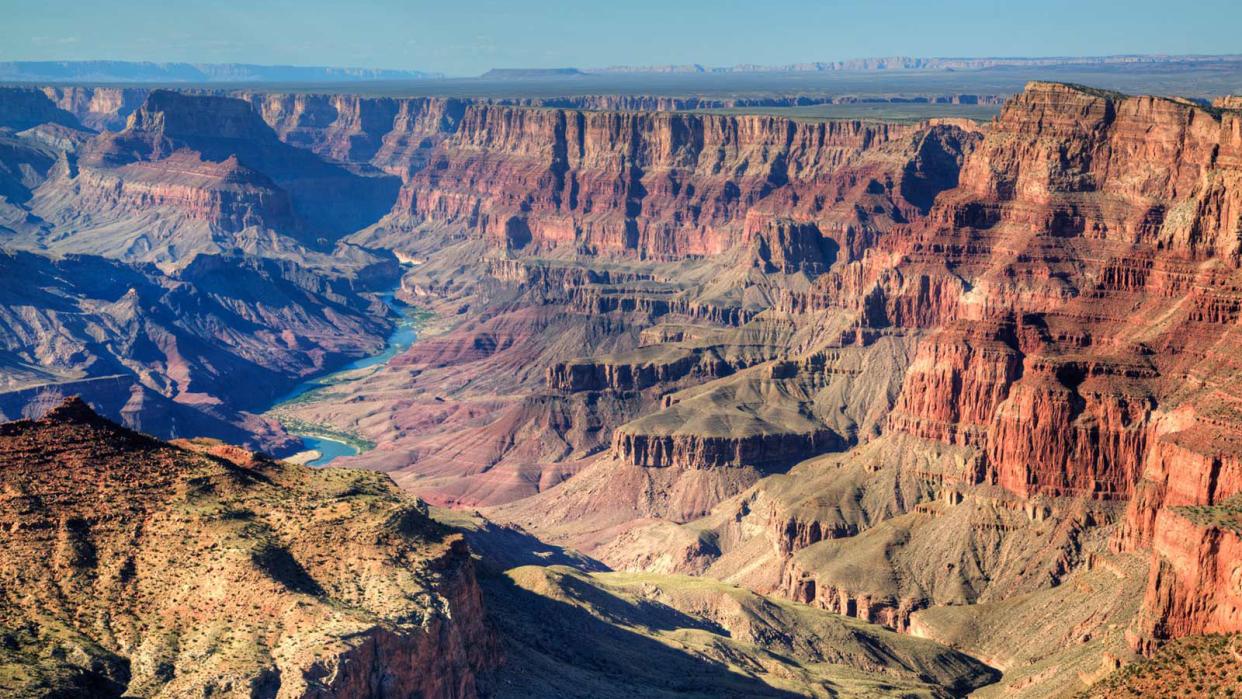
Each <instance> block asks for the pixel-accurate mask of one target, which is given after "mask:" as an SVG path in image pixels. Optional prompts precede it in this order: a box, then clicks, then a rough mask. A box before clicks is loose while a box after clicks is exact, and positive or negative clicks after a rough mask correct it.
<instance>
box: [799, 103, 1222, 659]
mask: <svg viewBox="0 0 1242 699" xmlns="http://www.w3.org/2000/svg"><path fill="white" fill-rule="evenodd" d="M960 181H961V183H960V186H959V187H958V188H956V189H955V190H953V191H950V192H946V193H944V194H942V195H941V196H940V198H938V199H937V200H936V203H935V206H934V207H932V209H931V210H930V212H929V214H928V217H927V220H926V221H925V222H923V223H919V224H916V225H914V226H910V227H908V228H903V229H901V230H900V234H898V235H889V236H882V237H881V238H880V239H879V240H878V241H877V242H878V245H877V248H876V249H875V250H873V251H872V252H871V253H869V254H868V255H866V256H864V257H863V259H862V260H860V261H859V262H858V263H857V264H854V265H851V266H850V267H847V268H845V269H842V270H839V271H835V272H834V273H832V274H829V275H825V276H824V277H822V278H821V279H820V280H819V281H818V282H817V289H816V290H815V291H813V292H811V293H810V295H809V296H808V297H806V298H805V299H795V300H794V304H795V307H798V308H829V307H836V308H847V309H857V308H859V305H860V304H859V303H858V301H857V299H858V297H859V296H864V297H866V298H868V301H867V304H866V305H864V307H863V309H862V311H863V316H862V319H861V321H860V323H861V324H862V325H863V326H864V327H890V328H892V327H913V328H920V329H932V330H933V332H932V334H931V335H930V336H929V338H928V339H927V340H926V341H924V342H923V343H922V344H921V345H920V347H919V350H918V354H917V356H916V357H915V360H914V362H913V363H912V364H911V368H910V370H909V372H908V373H907V375H906V377H905V381H904V384H903V387H902V392H901V395H900V397H899V398H898V400H897V403H896V407H895V409H894V411H893V413H892V415H891V416H890V417H889V427H890V429H893V430H899V431H903V432H907V433H910V434H914V435H917V436H920V437H923V438H929V439H935V440H940V441H944V442H947V443H949V444H954V445H962V446H974V447H977V448H978V449H979V450H980V451H982V452H983V456H984V457H985V458H984V462H983V466H982V469H981V470H980V472H979V473H980V476H981V478H982V479H983V480H985V481H986V482H990V483H994V484H997V485H999V486H1001V487H1003V488H1005V489H1006V490H1008V491H1010V492H1013V493H1015V494H1018V495H1020V496H1023V497H1034V496H1041V495H1042V496H1077V495H1088V496H1090V497H1094V498H1102V499H1130V505H1129V514H1128V515H1127V520H1126V523H1125V524H1124V525H1123V527H1122V533H1121V534H1120V535H1119V537H1118V540H1117V541H1118V543H1117V544H1115V545H1116V546H1117V547H1118V548H1119V549H1122V550H1131V549H1134V548H1138V547H1146V546H1152V547H1153V573H1152V575H1153V577H1152V581H1151V585H1150V586H1149V591H1148V600H1147V612H1146V614H1147V615H1148V616H1147V618H1148V619H1149V621H1148V622H1146V627H1145V628H1144V629H1143V632H1142V633H1143V634H1146V636H1145V637H1147V638H1150V637H1153V636H1154V637H1156V638H1163V637H1167V636H1169V635H1182V634H1186V633H1200V632H1203V631H1205V630H1237V629H1239V628H1242V626H1240V624H1242V620H1240V619H1239V618H1238V615H1237V612H1236V606H1237V605H1236V600H1235V598H1234V597H1233V595H1235V594H1236V593H1234V592H1233V591H1232V590H1231V588H1230V586H1229V585H1230V584H1229V583H1226V582H1224V580H1225V578H1227V577H1228V574H1227V571H1226V572H1218V573H1213V572H1211V571H1215V570H1217V566H1219V565H1225V566H1226V567H1228V565H1227V564H1223V563H1220V562H1219V561H1221V560H1225V558H1224V556H1226V555H1227V554H1219V555H1221V556H1222V558H1219V559H1218V558H1216V556H1217V555H1218V554H1216V553H1215V552H1216V551H1226V550H1227V549H1229V540H1230V537H1231V536H1232V535H1231V534H1229V533H1228V532H1224V531H1221V530H1217V529H1212V528H1211V527H1207V528H1204V527H1202V526H1199V527H1196V526H1194V525H1191V524H1187V522H1186V521H1185V520H1184V518H1182V517H1180V516H1179V515H1176V514H1174V513H1173V512H1171V511H1170V510H1169V508H1170V507H1176V506H1215V505H1216V504H1217V503H1218V502H1220V500H1221V499H1222V498H1227V497H1230V496H1232V495H1233V494H1234V493H1236V492H1237V490H1238V487H1239V485H1238V484H1237V483H1235V481H1236V478H1235V477H1234V476H1232V475H1230V473H1231V469H1230V467H1229V466H1228V465H1229V464H1233V463H1234V462H1235V461H1236V458H1237V456H1236V455H1237V452H1236V451H1235V446H1234V445H1235V444H1236V441H1237V435H1238V434H1239V433H1240V430H1242V423H1238V422H1237V421H1236V420H1234V419H1232V417H1230V415H1231V412H1230V411H1229V410H1228V409H1227V408H1226V407H1225V406H1226V405H1229V404H1232V402H1233V401H1235V400H1237V397H1236V396H1234V395H1233V393H1232V391H1231V390H1230V389H1226V388H1223V386H1224V385H1227V384H1222V383H1219V381H1220V380H1222V379H1224V377H1225V376H1228V375H1231V373H1232V372H1233V371H1235V370H1236V367H1235V365H1234V364H1233V362H1232V360H1229V359H1226V358H1225V355H1226V354H1228V353H1229V352H1230V350H1226V349H1224V348H1226V347H1234V346H1235V345H1234V344H1233V343H1234V341H1235V340H1234V332H1233V329H1232V327H1233V325H1234V324H1235V323H1236V320H1237V318H1238V310H1237V309H1239V307H1240V306H1239V303H1240V298H1239V296H1238V289H1239V288H1242V287H1240V286H1239V283H1240V282H1242V276H1240V275H1239V271H1238V266H1239V261H1240V258H1239V240H1240V239H1242V238H1240V235H1242V117H1240V116H1239V114H1237V113H1235V112H1229V111H1223V112H1222V111H1212V110H1207V109H1203V108H1199V107H1196V106H1194V105H1191V104H1188V103H1184V102H1179V101H1174V100H1167V99H1159V98H1149V97H1124V96H1120V95H1115V94H1111V93H1104V92H1099V91H1095V90H1090V89H1086V88H1079V87H1074V86H1065V85H1053V84H1043V83H1033V84H1031V85H1030V86H1029V87H1028V89H1027V91H1026V92H1025V93H1023V94H1022V95H1019V96H1018V97H1016V98H1015V99H1014V100H1012V101H1011V102H1010V103H1009V104H1008V105H1007V106H1006V107H1005V108H1004V110H1003V112H1002V114H1001V116H1000V117H999V118H998V119H997V121H996V122H995V123H994V124H993V125H992V127H991V129H990V130H989V132H988V134H987V136H986V137H985V138H984V139H983V140H982V141H981V142H980V144H979V146H978V147H977V148H976V149H975V150H974V151H973V152H972V153H971V154H969V155H968V156H967V158H966V160H965V163H964V165H963V167H962V171H961V178H960ZM911 279H918V280H919V281H918V283H917V284H911V283H910V280H911ZM1140 319H1141V320H1140ZM1190 377H1197V378H1194V379H1191V378H1190ZM1187 381H1190V383H1189V384H1188V383H1187ZM1226 381H1228V380H1226ZM1204 382H1212V384H1211V385H1212V388H1209V387H1208V385H1206V384H1205V383H1204ZM1228 383H1229V384H1231V382H1228ZM1206 435H1211V438H1205V436H1206ZM1199 570H1202V571H1204V572H1203V573H1192V572H1191V571H1199ZM1151 619H1159V621H1150V620H1151ZM1140 635H1142V634H1140ZM1135 643H1136V644H1138V645H1141V644H1142V643H1143V642H1142V641H1141V640H1139V639H1138V638H1137V637H1136V640H1135Z"/></svg>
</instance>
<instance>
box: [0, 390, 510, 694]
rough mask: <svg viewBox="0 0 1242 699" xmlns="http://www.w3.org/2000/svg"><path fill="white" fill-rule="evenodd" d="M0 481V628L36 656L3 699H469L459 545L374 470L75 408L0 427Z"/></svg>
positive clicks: (474, 607)
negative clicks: (320, 465) (0, 585)
mask: <svg viewBox="0 0 1242 699" xmlns="http://www.w3.org/2000/svg"><path fill="white" fill-rule="evenodd" d="M0 478H2V479H3V491H4V493H5V496H4V499H5V500H6V503H5V507H4V513H5V514H4V515H3V517H4V520H5V521H4V528H5V531H6V532H8V534H7V537H8V538H7V545H6V546H5V550H4V552H3V554H0V578H2V579H3V580H4V587H5V589H6V590H8V591H10V593H12V594H11V595H10V596H9V597H8V598H7V600H6V602H5V603H4V604H3V605H0V625H3V626H4V628H5V631H6V638H7V639H9V641H8V646H7V650H8V651H10V652H11V653H12V654H16V655H18V656H21V657H28V658H32V659H33V658H40V657H42V658H43V660H41V661H37V662H36V661H31V662H30V663H29V665H27V666H26V667H27V670H28V672H27V673H26V674H25V675H23V677H24V679H23V680H21V681H19V686H16V687H8V689H11V690H14V691H15V692H16V693H17V695H23V694H25V693H27V692H29V693H32V694H33V693H36V692H37V690H38V687H39V683H40V682H45V683H49V684H50V685H51V686H53V687H58V688H60V689H63V690H66V691H67V690H69V689H70V688H74V687H79V688H81V690H82V692H83V693H84V694H89V695H90V696H117V697H119V696H122V695H126V696H128V695H149V694H167V695H185V694H191V693H194V694H202V693H204V692H206V693H210V694H213V695H221V696H239V697H240V696H246V697H249V696H254V695H263V696H282V697H285V696H288V697H328V696H357V697H372V696H374V697H379V696H390V695H391V693H392V692H394V691H396V692H401V693H405V694H418V695H420V696H427V697H444V698H449V697H473V696H475V691H474V675H475V673H476V672H477V671H478V670H481V669H483V668H486V667H488V666H490V665H493V664H494V663H495V657H494V655H493V653H494V643H493V641H492V638H491V634H490V632H489V631H488V630H487V629H486V627H485V626H484V623H483V619H482V606H481V597H480V591H479V588H478V587H477V585H476V583H475V579H474V574H473V569H472V566H471V561H470V557H469V554H468V552H467V551H466V549H465V546H464V542H463V541H462V540H461V539H460V537H459V536H456V535H449V534H447V533H446V532H445V531H444V530H442V529H441V528H440V527H439V526H438V525H436V524H434V523H432V522H431V521H430V520H429V519H428V518H427V516H426V510H425V506H424V505H422V504H421V503H419V502H417V501H415V500H413V499H411V498H408V497H404V496H402V495H400V494H399V493H398V492H397V491H396V489H395V487H394V486H393V485H392V483H391V482H390V481H388V480H387V479H386V478H384V477H382V476H376V475H367V474H365V473H359V472H345V471H313V470H311V469H307V468H305V467H299V466H292V465H289V464H284V463H279V462H273V461H270V460H267V459H266V458H265V457H262V456H258V455H255V454H252V453H250V452H245V451H243V450H240V449H236V448H231V447H226V446H222V445H220V444H218V443H205V442H198V443H189V442H187V443H179V444H177V445H172V444H167V443H163V442H158V441H156V440H154V439H151V438H149V437H146V436H144V435H141V434H138V433H135V432H130V431H128V430H125V429H123V428H120V427H118V426H116V425H114V424H112V423H109V422H107V421H105V420H103V419H101V418H99V417H98V416H96V415H95V414H94V413H92V412H91V411H90V409H89V408H87V407H86V406H85V404H83V403H81V402H79V401H76V400H71V401H68V402H66V403H64V404H63V405H61V406H59V407H58V408H56V409H54V410H53V411H52V412H50V413H49V414H48V415H47V416H46V417H44V418H41V419H39V420H34V421H29V420H27V421H19V422H14V423H7V424H4V425H0ZM47 686H48V684H45V685H44V687H45V688H46V687H47Z"/></svg>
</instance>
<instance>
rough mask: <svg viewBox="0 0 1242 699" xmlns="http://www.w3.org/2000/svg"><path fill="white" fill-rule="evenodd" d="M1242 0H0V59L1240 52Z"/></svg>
mask: <svg viewBox="0 0 1242 699" xmlns="http://www.w3.org/2000/svg"><path fill="white" fill-rule="evenodd" d="M1240 29H1242V0H1193V1H1181V2H1179V1H1177V0H1127V1H1125V2H1121V1H1115V0H1043V1H1041V2H1023V1H1021V0H1011V1H1007V2H999V1H994V0H945V1H942V2H936V1H934V0H922V1H918V0H882V1H872V0H852V1H845V0H820V1H818V2H814V1H812V0H768V1H763V0H751V1H748V2H747V1H741V0H610V1H606V2H587V1H580V2H564V1H560V0H508V1H504V0H442V1H440V2H424V1H422V0H407V1H405V2H399V1H397V0H353V1H350V0H244V1H243V0H199V1H197V2H185V1H183V0H162V1H156V0H93V1H85V0H0V60H53V59H66V60H81V59H124V60H150V61H192V62H193V61H201V62H246V63H281V64H295V65H339V66H365V67H376V68H407V69H420V70H436V71H442V72H445V73H449V74H451V75H473V74H477V73H480V72H482V71H484V70H487V69H488V68H492V67H559V66H575V67H594V66H604V65H614V64H632V65H647V64H662V63H703V64H707V65H731V64H734V63H761V64H778V63H791V62H801V61H816V60H835V59H842V58H858V57H866V56H889V55H911V56H996V55H1005V56H1014V55H1021V56H1049V55H1103V54H1112V53H1242V32H1240V31H1239V30H1240Z"/></svg>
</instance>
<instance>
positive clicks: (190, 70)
mask: <svg viewBox="0 0 1242 699" xmlns="http://www.w3.org/2000/svg"><path fill="white" fill-rule="evenodd" d="M442 77H444V76H443V75H442V74H440V73H427V72H423V71H418V70H382V69H376V68H334V67H329V66H263V65H252V64H248V63H149V62H137V61H5V62H0V80H4V81H21V82H125V83H132V82H138V83H148V82H149V83H204V82H207V83H216V82H218V83H230V82H233V83H236V82H355V81H362V80H422V79H427V78H442Z"/></svg>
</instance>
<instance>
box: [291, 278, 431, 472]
mask: <svg viewBox="0 0 1242 699" xmlns="http://www.w3.org/2000/svg"><path fill="white" fill-rule="evenodd" d="M382 298H383V300H384V303H386V304H388V307H389V308H391V309H393V310H394V311H396V313H397V315H398V316H400V319H399V320H398V321H397V326H396V327H395V328H394V329H393V331H392V334H391V335H389V336H388V341H387V342H386V343H385V344H384V351H382V352H380V353H379V354H375V355H372V356H370V357H363V358H362V359H357V360H355V361H353V362H350V363H349V364H346V365H345V366H343V367H341V368H340V369H337V370H335V371H332V372H331V373H328V374H322V375H319V376H316V377H314V378H311V379H307V380H306V381H303V382H302V383H300V384H298V385H297V386H295V387H294V388H293V390H291V391H289V392H288V393H286V394H285V395H284V396H282V397H281V398H279V399H277V400H276V402H274V403H273V404H272V407H270V408H268V410H267V413H268V414H270V415H271V416H272V417H275V418H276V419H277V420H278V421H280V423H281V424H282V425H284V427H285V429H286V430H287V431H288V432H289V434H292V435H296V436H297V437H298V438H299V439H301V440H302V444H303V445H304V446H305V449H306V451H316V452H319V455H318V456H317V457H316V458H314V459H312V460H310V461H307V462H306V463H307V465H309V466H326V465H328V464H329V463H331V462H332V461H333V460H334V459H337V458H340V457H342V456H353V455H354V454H358V453H361V452H362V451H363V450H364V448H370V446H368V444H367V443H366V442H365V440H362V439H361V438H357V437H354V436H353V435H348V434H345V433H343V432H338V431H337V430H335V429H334V428H332V427H331V426H327V425H313V424H309V423H303V422H301V421H300V420H296V419H292V418H290V417H287V416H282V415H281V412H282V411H281V408H285V407H288V406H290V405H294V404H297V403H302V402H312V401H313V400H314V395H313V393H314V392H315V391H317V390H320V389H324V388H328V387H331V386H335V385H338V384H341V383H345V382H347V381H349V380H350V378H351V377H349V375H350V374H352V373H354V372H357V371H359V370H361V369H368V368H371V367H375V366H379V365H382V364H385V363H387V362H388V361H389V360H390V359H392V358H393V357H395V356H397V355H398V354H400V353H401V352H403V351H405V349H406V348H408V347H409V346H410V345H412V344H414V341H415V340H417V339H418V328H419V323H420V321H421V320H422V319H423V318H424V317H425V315H424V314H422V313H420V312H419V311H418V310H417V309H415V308H413V307H412V306H408V305H406V304H404V303H402V302H400V301H398V300H397V299H396V297H395V296H394V295H393V294H391V293H390V294H385V295H384V296H383V297H382Z"/></svg>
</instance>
